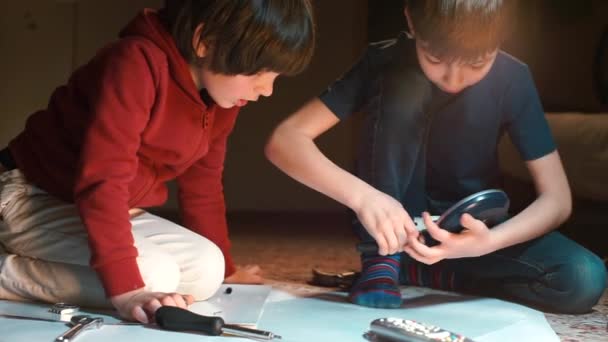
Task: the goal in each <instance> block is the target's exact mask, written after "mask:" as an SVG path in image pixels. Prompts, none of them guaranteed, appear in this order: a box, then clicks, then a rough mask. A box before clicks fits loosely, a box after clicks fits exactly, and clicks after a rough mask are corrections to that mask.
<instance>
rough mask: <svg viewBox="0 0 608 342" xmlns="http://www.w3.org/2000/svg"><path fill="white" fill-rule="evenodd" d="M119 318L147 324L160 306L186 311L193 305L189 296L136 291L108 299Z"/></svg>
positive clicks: (192, 299) (191, 297) (192, 300)
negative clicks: (175, 307)
mask: <svg viewBox="0 0 608 342" xmlns="http://www.w3.org/2000/svg"><path fill="white" fill-rule="evenodd" d="M110 301H111V302H112V305H114V307H115V308H116V310H118V314H119V315H120V317H122V318H124V319H126V320H129V321H139V322H141V323H144V324H147V323H150V322H152V321H153V317H154V313H155V312H156V310H157V309H158V308H160V307H161V306H165V305H168V306H177V307H180V308H184V309H187V308H188V305H190V304H192V303H194V297H193V296H191V295H182V294H179V293H165V292H150V291H145V290H144V289H138V290H134V291H130V292H126V293H123V294H120V295H118V296H114V297H112V298H110Z"/></svg>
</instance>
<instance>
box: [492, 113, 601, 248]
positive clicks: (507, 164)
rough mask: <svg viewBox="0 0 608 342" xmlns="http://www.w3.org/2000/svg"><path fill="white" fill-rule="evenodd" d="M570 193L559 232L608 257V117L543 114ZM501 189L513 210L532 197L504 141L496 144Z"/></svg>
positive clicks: (521, 169) (529, 185)
mask: <svg viewBox="0 0 608 342" xmlns="http://www.w3.org/2000/svg"><path fill="white" fill-rule="evenodd" d="M546 117H547V121H548V122H549V125H550V127H551V131H552V133H553V137H554V139H555V141H556V143H557V146H558V151H559V153H560V156H561V159H562V162H563V164H564V169H565V170H566V175H567V177H568V181H569V183H570V187H571V190H572V195H573V213H572V215H571V217H570V219H568V221H566V222H565V224H563V225H562V226H561V227H560V228H559V229H560V231H562V232H563V233H564V234H565V235H567V236H569V237H570V238H572V239H574V240H575V241H577V242H579V243H580V244H582V245H584V246H585V247H587V248H589V249H591V250H592V251H594V252H595V253H596V254H598V255H600V256H601V257H602V258H606V257H608V237H607V235H608V113H580V112H551V113H547V114H546ZM499 162H500V167H501V171H502V173H503V175H504V189H505V191H506V192H507V193H508V194H509V196H510V198H511V208H512V211H513V212H518V211H520V210H521V209H523V208H524V207H525V206H526V205H527V204H529V203H530V202H531V201H532V200H533V199H534V196H535V192H534V188H533V186H532V182H531V179H530V176H529V174H528V172H527V170H526V168H525V166H524V163H523V162H522V160H521V159H520V157H519V155H518V153H517V151H516V150H515V147H514V146H513V144H512V143H511V142H510V140H509V138H508V137H505V138H504V139H503V140H502V141H501V142H500V144H499Z"/></svg>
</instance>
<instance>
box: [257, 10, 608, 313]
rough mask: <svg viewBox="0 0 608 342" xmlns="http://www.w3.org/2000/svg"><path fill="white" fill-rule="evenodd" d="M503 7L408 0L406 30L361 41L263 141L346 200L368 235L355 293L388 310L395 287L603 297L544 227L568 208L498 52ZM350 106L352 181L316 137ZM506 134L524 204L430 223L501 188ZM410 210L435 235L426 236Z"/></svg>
mask: <svg viewBox="0 0 608 342" xmlns="http://www.w3.org/2000/svg"><path fill="white" fill-rule="evenodd" d="M513 3H514V2H513V1H506V0H426V1H423V0H409V1H407V2H406V6H405V11H404V13H405V16H406V18H407V22H408V26H409V32H407V33H402V34H401V35H399V37H398V38H397V39H394V40H390V41H384V42H379V43H374V44H371V45H370V46H369V48H368V49H367V51H366V53H365V54H364V56H363V57H362V58H361V60H360V61H359V62H358V63H357V64H356V65H355V66H354V67H353V68H352V69H351V70H350V71H348V72H347V73H346V74H345V75H344V76H343V77H342V78H341V79H339V80H338V81H336V82H335V83H334V84H333V85H331V86H330V87H329V88H328V89H327V90H326V91H325V92H324V93H323V94H321V96H320V97H319V98H315V99H313V100H311V101H310V102H308V103H307V104H306V105H304V106H303V107H302V108H301V109H299V110H298V111H297V112H296V113H294V114H293V115H291V116H290V117H289V118H287V119H286V120H285V121H284V122H283V123H281V124H280V125H279V126H278V127H277V129H276V130H275V132H274V133H273V135H272V137H271V139H270V140H269V142H268V145H267V148H266V154H267V156H268V158H269V159H270V160H271V161H272V162H273V163H274V164H275V165H277V166H278V167H279V168H280V169H282V170H283V171H284V172H286V173H287V174H289V175H290V176H292V177H293V178H295V179H296V180H298V181H300V182H302V183H304V184H306V185H307V186H309V187H311V188H313V189H315V190H317V191H320V192H321V193H323V194H325V195H327V196H330V197H331V198H333V199H335V200H337V201H339V202H340V203H342V204H344V205H346V206H348V207H349V208H350V209H352V210H353V211H354V213H355V214H356V216H357V218H358V220H357V222H356V224H355V229H356V230H357V232H358V233H359V235H360V237H361V239H362V240H363V241H366V240H368V241H373V240H375V241H376V243H377V244H378V247H379V251H378V253H364V254H363V255H362V256H361V258H362V271H361V276H360V277H359V279H358V280H357V282H356V283H355V284H354V285H353V287H352V289H351V293H350V296H349V298H350V300H351V301H352V302H353V303H356V304H359V305H364V306H370V307H382V308H390V307H399V306H401V304H402V299H401V294H400V291H399V288H398V285H399V284H400V283H401V284H406V285H418V286H428V287H434V288H440V289H448V290H456V291H463V292H468V293H475V294H479V295H488V296H497V297H501V298H506V299H510V300H514V301H517V302H521V303H525V304H528V305H532V306H535V307H540V308H543V309H546V310H551V311H556V312H566V313H581V312H586V311H588V310H590V308H591V307H592V306H593V305H594V304H595V303H596V302H597V300H598V299H599V297H600V296H601V294H602V293H603V290H604V288H605V286H606V269H605V267H604V265H603V263H602V261H601V260H600V259H599V258H598V257H597V256H595V255H594V254H592V253H591V252H590V251H588V250H587V249H585V248H583V247H582V246H580V245H578V244H576V243H575V242H573V241H571V240H569V239H567V238H566V237H564V236H563V235H561V234H560V233H558V232H552V231H553V230H554V229H555V228H556V227H557V226H559V225H560V224H561V223H563V222H564V221H565V220H566V219H567V218H568V216H569V215H570V212H571V206H572V204H571V195H570V189H569V186H568V181H567V179H566V175H565V172H564V169H563V166H562V163H561V161H560V157H559V154H558V152H557V150H556V147H555V143H554V141H553V139H552V136H551V132H550V130H549V127H548V125H547V122H546V120H545V117H544V112H543V108H542V106H541V104H540V101H539V98H538V94H537V92H536V89H535V86H534V83H533V80H532V77H531V75H530V72H529V70H528V68H527V66H526V65H524V64H523V63H521V62H519V61H518V60H516V59H515V58H513V57H511V56H509V55H508V54H506V53H504V52H502V51H500V50H499V47H500V45H501V43H502V41H503V40H504V37H505V35H506V32H507V29H508V27H509V25H510V22H511V19H510V18H511V15H512V11H513V7H510V6H513ZM356 112H364V113H365V114H366V122H365V125H364V132H363V135H362V138H361V144H360V150H359V156H358V166H357V176H358V177H355V176H354V175H352V174H350V173H348V172H347V171H345V170H343V169H341V168H340V167H338V166H337V165H335V164H333V163H332V162H331V161H330V160H329V159H327V158H326V157H325V156H324V155H323V154H322V153H321V152H320V151H319V149H318V148H317V147H316V145H315V144H314V139H315V138H316V137H318V136H319V135H321V134H322V133H323V132H325V131H327V130H328V129H330V128H331V127H333V126H334V125H336V124H337V123H338V122H340V121H341V120H343V119H346V118H347V117H348V116H349V115H351V114H352V113H356ZM504 133H507V134H509V136H510V138H511V140H512V141H513V143H514V144H515V146H516V147H517V149H518V150H519V152H520V154H521V156H522V158H523V159H524V160H525V161H526V166H527V168H528V170H529V172H530V174H531V176H532V179H533V181H534V185H535V188H536V191H537V197H536V199H535V201H534V202H532V203H531V204H530V205H529V206H528V207H527V208H525V209H524V210H523V211H521V212H520V213H518V214H516V215H515V216H513V217H512V218H511V219H509V220H507V221H505V222H503V223H501V224H499V225H497V226H495V227H494V228H493V229H491V230H490V229H488V227H487V226H486V225H485V224H484V223H483V222H482V221H480V220H477V219H475V218H474V217H472V216H470V215H468V214H465V215H463V216H462V217H461V225H462V227H464V228H465V229H464V231H463V232H462V233H460V234H453V233H450V232H448V231H445V230H443V229H441V228H440V227H438V226H437V225H436V224H435V223H434V222H433V221H432V219H431V216H430V214H434V215H438V214H441V213H442V212H443V211H445V210H446V209H447V208H448V207H449V206H451V205H452V204H454V203H455V202H457V201H458V200H460V199H462V198H464V197H466V196H467V195H470V194H472V193H475V192H478V191H481V190H485V189H489V188H496V187H498V186H500V173H499V166H498V157H497V145H498V142H499V140H500V138H501V136H502V135H503V134H504ZM416 216H422V219H423V221H424V224H425V226H426V227H427V229H428V232H429V233H430V235H431V236H432V237H433V238H434V239H435V240H437V241H439V242H440V244H439V245H437V246H433V247H429V246H427V245H425V244H424V242H423V239H422V238H421V236H420V235H419V233H418V231H417V230H416V229H415V225H414V223H413V221H412V217H416Z"/></svg>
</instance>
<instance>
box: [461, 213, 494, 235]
mask: <svg viewBox="0 0 608 342" xmlns="http://www.w3.org/2000/svg"><path fill="white" fill-rule="evenodd" d="M460 225H461V226H463V227H465V228H466V229H468V230H473V231H480V230H483V229H487V226H486V225H485V224H484V223H483V222H482V221H480V220H478V219H476V218H474V217H473V216H471V214H462V216H460Z"/></svg>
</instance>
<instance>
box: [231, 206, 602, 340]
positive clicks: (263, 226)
mask: <svg viewBox="0 0 608 342" xmlns="http://www.w3.org/2000/svg"><path fill="white" fill-rule="evenodd" d="M229 223H230V227H231V240H232V244H233V256H234V258H235V260H236V262H237V263H239V264H259V265H260V266H261V267H262V269H263V270H264V275H265V277H266V278H267V279H270V280H272V281H274V282H275V283H276V282H279V284H280V285H281V284H282V287H283V288H290V289H291V290H292V291H295V292H301V293H306V292H312V293H315V292H319V291H323V289H320V288H315V287H314V286H310V285H308V282H309V281H310V280H311V278H312V275H311V274H312V273H311V271H312V269H313V268H315V267H316V268H320V269H322V270H324V271H327V272H344V271H349V270H358V268H359V261H358V254H357V253H356V251H355V249H354V246H355V243H356V239H355V237H354V236H353V235H352V234H351V232H350V230H349V228H348V227H349V222H348V218H347V217H346V215H327V214H317V215H309V214H306V215H305V214H291V215H286V214H282V215H260V214H248V213H241V214H238V215H229ZM545 316H546V318H547V321H548V322H549V324H550V325H551V327H552V328H553V330H554V331H555V332H556V333H557V335H558V336H559V337H560V339H561V340H562V341H564V342H575V341H581V342H582V341H584V342H594V341H598V342H599V341H604V342H606V341H608V337H607V336H608V332H607V324H608V318H607V317H608V292H607V293H606V294H605V295H604V296H603V298H602V300H601V301H600V303H599V304H598V305H597V306H596V307H595V308H594V311H593V312H591V313H589V314H585V315H556V314H545Z"/></svg>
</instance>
